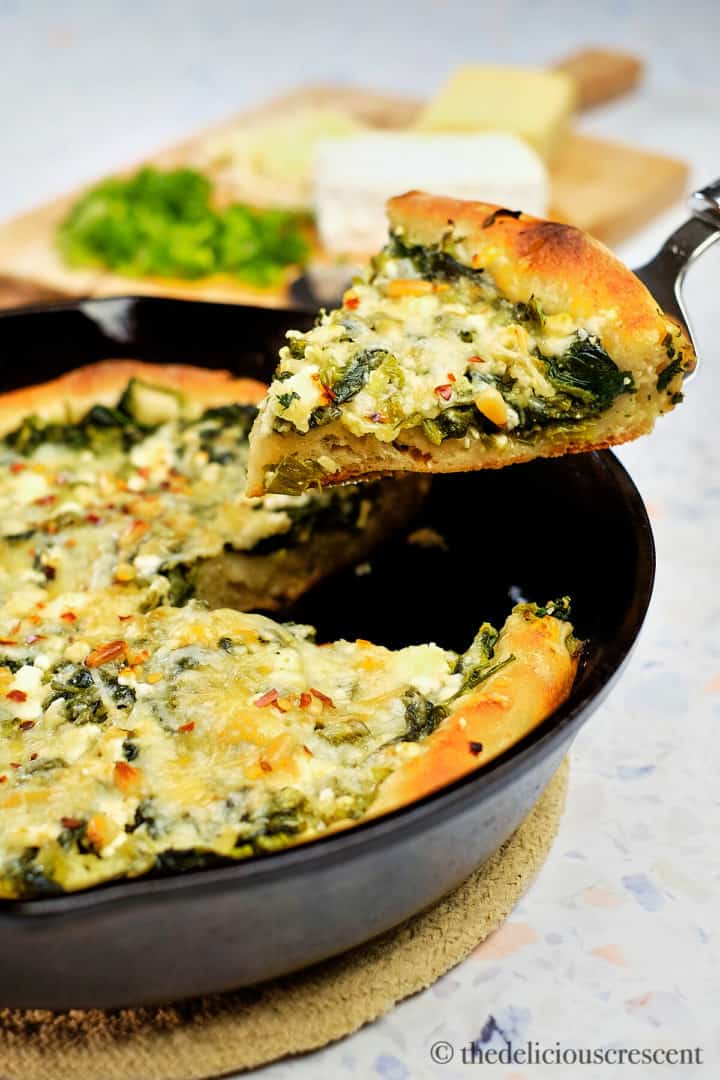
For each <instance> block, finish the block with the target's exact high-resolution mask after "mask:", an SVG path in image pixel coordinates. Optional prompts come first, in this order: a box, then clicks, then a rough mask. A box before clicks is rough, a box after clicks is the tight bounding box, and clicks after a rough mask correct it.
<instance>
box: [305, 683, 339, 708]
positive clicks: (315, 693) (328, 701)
mask: <svg viewBox="0 0 720 1080" xmlns="http://www.w3.org/2000/svg"><path fill="white" fill-rule="evenodd" d="M310 693H311V694H312V696H313V697H315V698H317V699H318V701H322V703H323V705H327V707H328V708H329V709H334V708H335V702H334V701H333V699H332V698H331V697H328V696H327V694H323V693H321V692H320V691H319V690H316V689H315V687H314V686H311V687H310Z"/></svg>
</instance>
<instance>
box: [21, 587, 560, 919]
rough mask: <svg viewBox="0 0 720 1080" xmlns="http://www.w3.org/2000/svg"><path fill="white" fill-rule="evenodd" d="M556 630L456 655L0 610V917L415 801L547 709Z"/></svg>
mask: <svg viewBox="0 0 720 1080" xmlns="http://www.w3.org/2000/svg"><path fill="white" fill-rule="evenodd" d="M68 616H72V618H68ZM567 617H568V605H567V602H566V601H565V600H562V601H558V602H556V603H555V604H547V605H545V606H544V607H542V608H541V607H538V606H537V605H535V604H523V605H519V606H518V607H516V608H515V610H514V611H513V612H512V614H511V615H510V616H509V618H508V619H507V621H506V623H505V626H504V627H503V629H502V630H501V631H500V632H499V633H498V632H496V631H495V630H493V628H492V627H491V626H489V625H488V624H485V625H483V626H482V627H481V629H480V631H479V632H478V634H477V637H476V639H475V641H474V642H473V644H472V645H471V647H470V648H469V649H468V651H467V652H466V653H464V654H463V655H460V656H458V655H457V654H456V653H454V652H451V651H449V650H445V649H442V648H440V647H438V646H437V645H432V644H427V645H413V646H409V647H407V648H404V649H399V650H396V651H392V650H389V649H386V648H384V647H382V646H380V645H374V644H371V643H370V642H369V641H361V640H359V641H336V642H329V643H325V644H323V645H318V644H315V642H314V639H313V631H312V630H311V629H310V628H309V627H303V626H298V625H296V624H285V625H283V624H279V623H277V622H273V621H272V620H271V619H269V618H266V617H265V616H261V615H252V614H243V613H240V612H237V611H231V610H227V609H224V610H216V611H210V610H208V609H207V608H205V607H204V606H203V605H201V604H199V603H198V602H197V601H195V600H190V601H189V602H188V603H187V604H185V606H183V607H171V606H169V605H161V606H158V607H156V608H154V609H153V610H152V611H149V612H146V613H143V612H140V611H136V612H135V613H131V614H130V615H128V614H127V609H126V607H125V606H124V604H123V598H122V596H121V595H120V594H119V593H118V591H117V589H112V588H111V589H97V590H95V591H89V590H86V591H84V592H83V591H81V592H78V593H76V594H74V595H68V594H65V595H59V596H55V597H53V598H52V599H50V600H49V601H47V602H45V603H43V604H42V606H41V607H39V608H38V607H37V606H35V605H31V607H30V608H29V609H28V610H26V611H20V610H18V609H17V607H16V609H15V610H13V611H12V612H9V611H8V610H7V608H6V609H4V610H0V634H2V635H3V639H4V640H3V645H2V649H1V650H0V651H1V652H2V655H1V656H0V733H1V734H2V738H1V739H0V898H12V897H32V896H43V895H53V894H56V893H59V892H62V891H72V890H76V889H81V888H86V887H88V886H92V885H96V884H99V883H101V882H103V881H108V880H110V879H113V878H120V877H136V876H137V875H139V874H144V873H147V872H149V871H153V870H154V871H158V872H165V873H167V872H169V871H173V872H177V871H181V870H185V869H193V868H196V867H199V866H206V865H212V864H213V863H216V862H217V860H218V859H244V858H247V857H250V856H252V855H256V854H262V853H267V852H272V851H277V850H280V849H282V848H285V847H288V846H289V845H293V844H297V843H300V842H303V841H307V840H313V839H316V838H318V837H320V836H323V835H327V833H328V832H330V831H333V830H337V829H344V828H347V827H349V826H352V825H354V824H356V823H358V822H361V821H364V820H367V819H368V818H369V817H373V816H376V815H378V814H381V813H384V812H387V811H389V810H393V809H395V808H397V807H400V806H404V805H406V804H407V803H409V802H412V801H413V800H415V799H418V798H421V797H422V796H424V795H427V794H430V793H431V792H433V791H435V790H436V789H438V788H439V787H441V786H443V785H445V784H448V783H451V782H452V781H454V780H458V779H460V778H461V777H463V776H465V775H466V774H467V773H469V772H471V771H473V770H476V769H477V768H478V767H479V766H481V765H484V764H485V763H487V762H488V761H490V760H492V759H493V758H494V757H496V756H497V755H499V754H501V753H502V752H503V751H505V750H506V749H508V748H509V747H510V746H511V745H512V744H513V743H514V742H516V741H517V740H518V739H520V738H522V737H523V736H524V735H526V734H527V733H528V732H529V731H531V730H532V729H533V728H534V727H536V725H537V724H539V723H540V722H541V721H542V720H543V719H544V718H545V717H547V716H548V715H549V714H550V713H551V712H552V711H553V710H554V709H555V708H557V706H558V705H560V703H561V702H562V701H564V700H565V698H566V697H567V696H568V694H569V693H570V689H571V687H572V683H573V679H574V676H575V672H576V668H577V664H578V652H579V645H578V643H577V642H576V640H575V639H574V637H573V633H572V627H571V625H570V623H569V622H568V621H567ZM28 629H31V630H32V632H31V633H28V632H27V631H28Z"/></svg>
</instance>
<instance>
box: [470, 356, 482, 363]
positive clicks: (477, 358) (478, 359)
mask: <svg viewBox="0 0 720 1080" xmlns="http://www.w3.org/2000/svg"><path fill="white" fill-rule="evenodd" d="M484 362H485V361H484V360H483V358H482V356H470V357H468V364H483V363H484Z"/></svg>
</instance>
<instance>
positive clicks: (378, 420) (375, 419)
mask: <svg viewBox="0 0 720 1080" xmlns="http://www.w3.org/2000/svg"><path fill="white" fill-rule="evenodd" d="M368 419H369V420H371V421H372V423H373V424H384V423H385V417H384V416H383V414H382V413H379V412H374V413H370V416H369V417H368Z"/></svg>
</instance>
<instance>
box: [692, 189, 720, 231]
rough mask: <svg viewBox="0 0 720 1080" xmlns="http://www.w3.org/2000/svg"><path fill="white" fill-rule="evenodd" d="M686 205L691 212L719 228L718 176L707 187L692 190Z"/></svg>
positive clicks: (719, 197)
mask: <svg viewBox="0 0 720 1080" xmlns="http://www.w3.org/2000/svg"><path fill="white" fill-rule="evenodd" d="M687 205H688V210H689V211H690V213H691V214H694V215H695V216H697V217H701V218H702V219H703V221H709V223H710V224H714V225H715V227H716V228H720V178H719V179H717V180H713V182H712V184H708V185H707V187H704V188H700V189H699V190H698V191H693V193H692V195H691V196H690V197H689V199H688V201H687Z"/></svg>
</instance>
